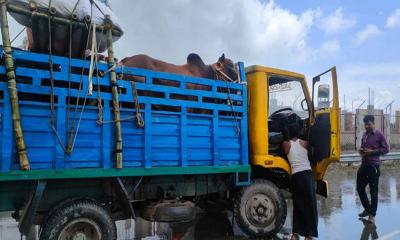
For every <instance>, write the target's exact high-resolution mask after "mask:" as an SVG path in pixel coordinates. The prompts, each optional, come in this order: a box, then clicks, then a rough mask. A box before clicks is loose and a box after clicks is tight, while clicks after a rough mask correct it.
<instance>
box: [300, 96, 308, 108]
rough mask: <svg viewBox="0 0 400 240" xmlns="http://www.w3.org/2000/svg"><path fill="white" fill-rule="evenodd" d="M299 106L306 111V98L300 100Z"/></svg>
mask: <svg viewBox="0 0 400 240" xmlns="http://www.w3.org/2000/svg"><path fill="white" fill-rule="evenodd" d="M301 108H302V109H303V110H304V111H307V110H308V105H307V100H306V99H305V98H304V99H303V100H301Z"/></svg>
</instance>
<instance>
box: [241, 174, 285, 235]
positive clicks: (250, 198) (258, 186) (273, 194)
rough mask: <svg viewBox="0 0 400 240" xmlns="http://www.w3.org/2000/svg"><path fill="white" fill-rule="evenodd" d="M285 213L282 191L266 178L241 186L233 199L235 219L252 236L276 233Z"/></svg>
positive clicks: (282, 222) (279, 228)
mask: <svg viewBox="0 0 400 240" xmlns="http://www.w3.org/2000/svg"><path fill="white" fill-rule="evenodd" d="M286 213H287V208H286V201H285V199H284V197H283V195H282V193H281V192H280V190H279V188H277V187H276V186H275V185H274V184H273V183H272V182H270V181H268V180H264V179H257V180H255V181H254V182H253V183H252V184H251V185H250V186H247V187H243V188H242V189H241V190H240V191H239V194H238V196H237V197H236V199H235V207H234V214H235V219H236V221H237V223H238V225H239V227H240V228H241V229H242V230H243V231H244V232H245V233H247V234H249V235H250V236H253V237H268V236H272V235H274V234H276V233H278V232H279V231H280V230H281V228H282V226H283V224H284V223H285V219H286Z"/></svg>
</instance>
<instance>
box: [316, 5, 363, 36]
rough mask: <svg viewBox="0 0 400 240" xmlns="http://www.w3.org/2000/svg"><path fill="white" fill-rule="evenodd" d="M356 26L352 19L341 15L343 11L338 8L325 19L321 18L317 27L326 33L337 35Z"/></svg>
mask: <svg viewBox="0 0 400 240" xmlns="http://www.w3.org/2000/svg"><path fill="white" fill-rule="evenodd" d="M356 24H357V21H356V20H355V18H353V17H348V16H345V15H344V14H343V9H342V8H338V9H336V10H335V11H334V12H332V13H331V14H329V15H328V16H327V17H324V18H321V19H320V20H319V23H318V27H319V28H320V29H321V30H323V31H324V32H326V33H329V34H332V33H337V32H340V31H343V30H346V29H350V28H352V27H354V26H355V25H356Z"/></svg>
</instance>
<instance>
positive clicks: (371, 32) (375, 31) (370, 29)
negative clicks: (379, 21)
mask: <svg viewBox="0 0 400 240" xmlns="http://www.w3.org/2000/svg"><path fill="white" fill-rule="evenodd" d="M381 34H382V31H381V30H379V28H378V27H377V26H376V25H373V24H369V25H367V26H366V27H365V28H364V29H363V30H361V31H360V32H358V33H357V35H356V38H355V39H354V41H355V43H356V44H358V45H361V44H363V43H365V42H366V41H367V40H368V39H370V38H373V37H376V36H379V35H381Z"/></svg>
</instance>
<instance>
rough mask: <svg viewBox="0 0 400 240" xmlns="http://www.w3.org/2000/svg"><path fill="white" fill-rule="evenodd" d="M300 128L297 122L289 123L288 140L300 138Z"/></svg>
mask: <svg viewBox="0 0 400 240" xmlns="http://www.w3.org/2000/svg"><path fill="white" fill-rule="evenodd" d="M300 131H301V127H300V124H299V123H298V122H295V123H291V124H290V125H289V134H290V138H294V137H297V138H298V137H299V136H300Z"/></svg>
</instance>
